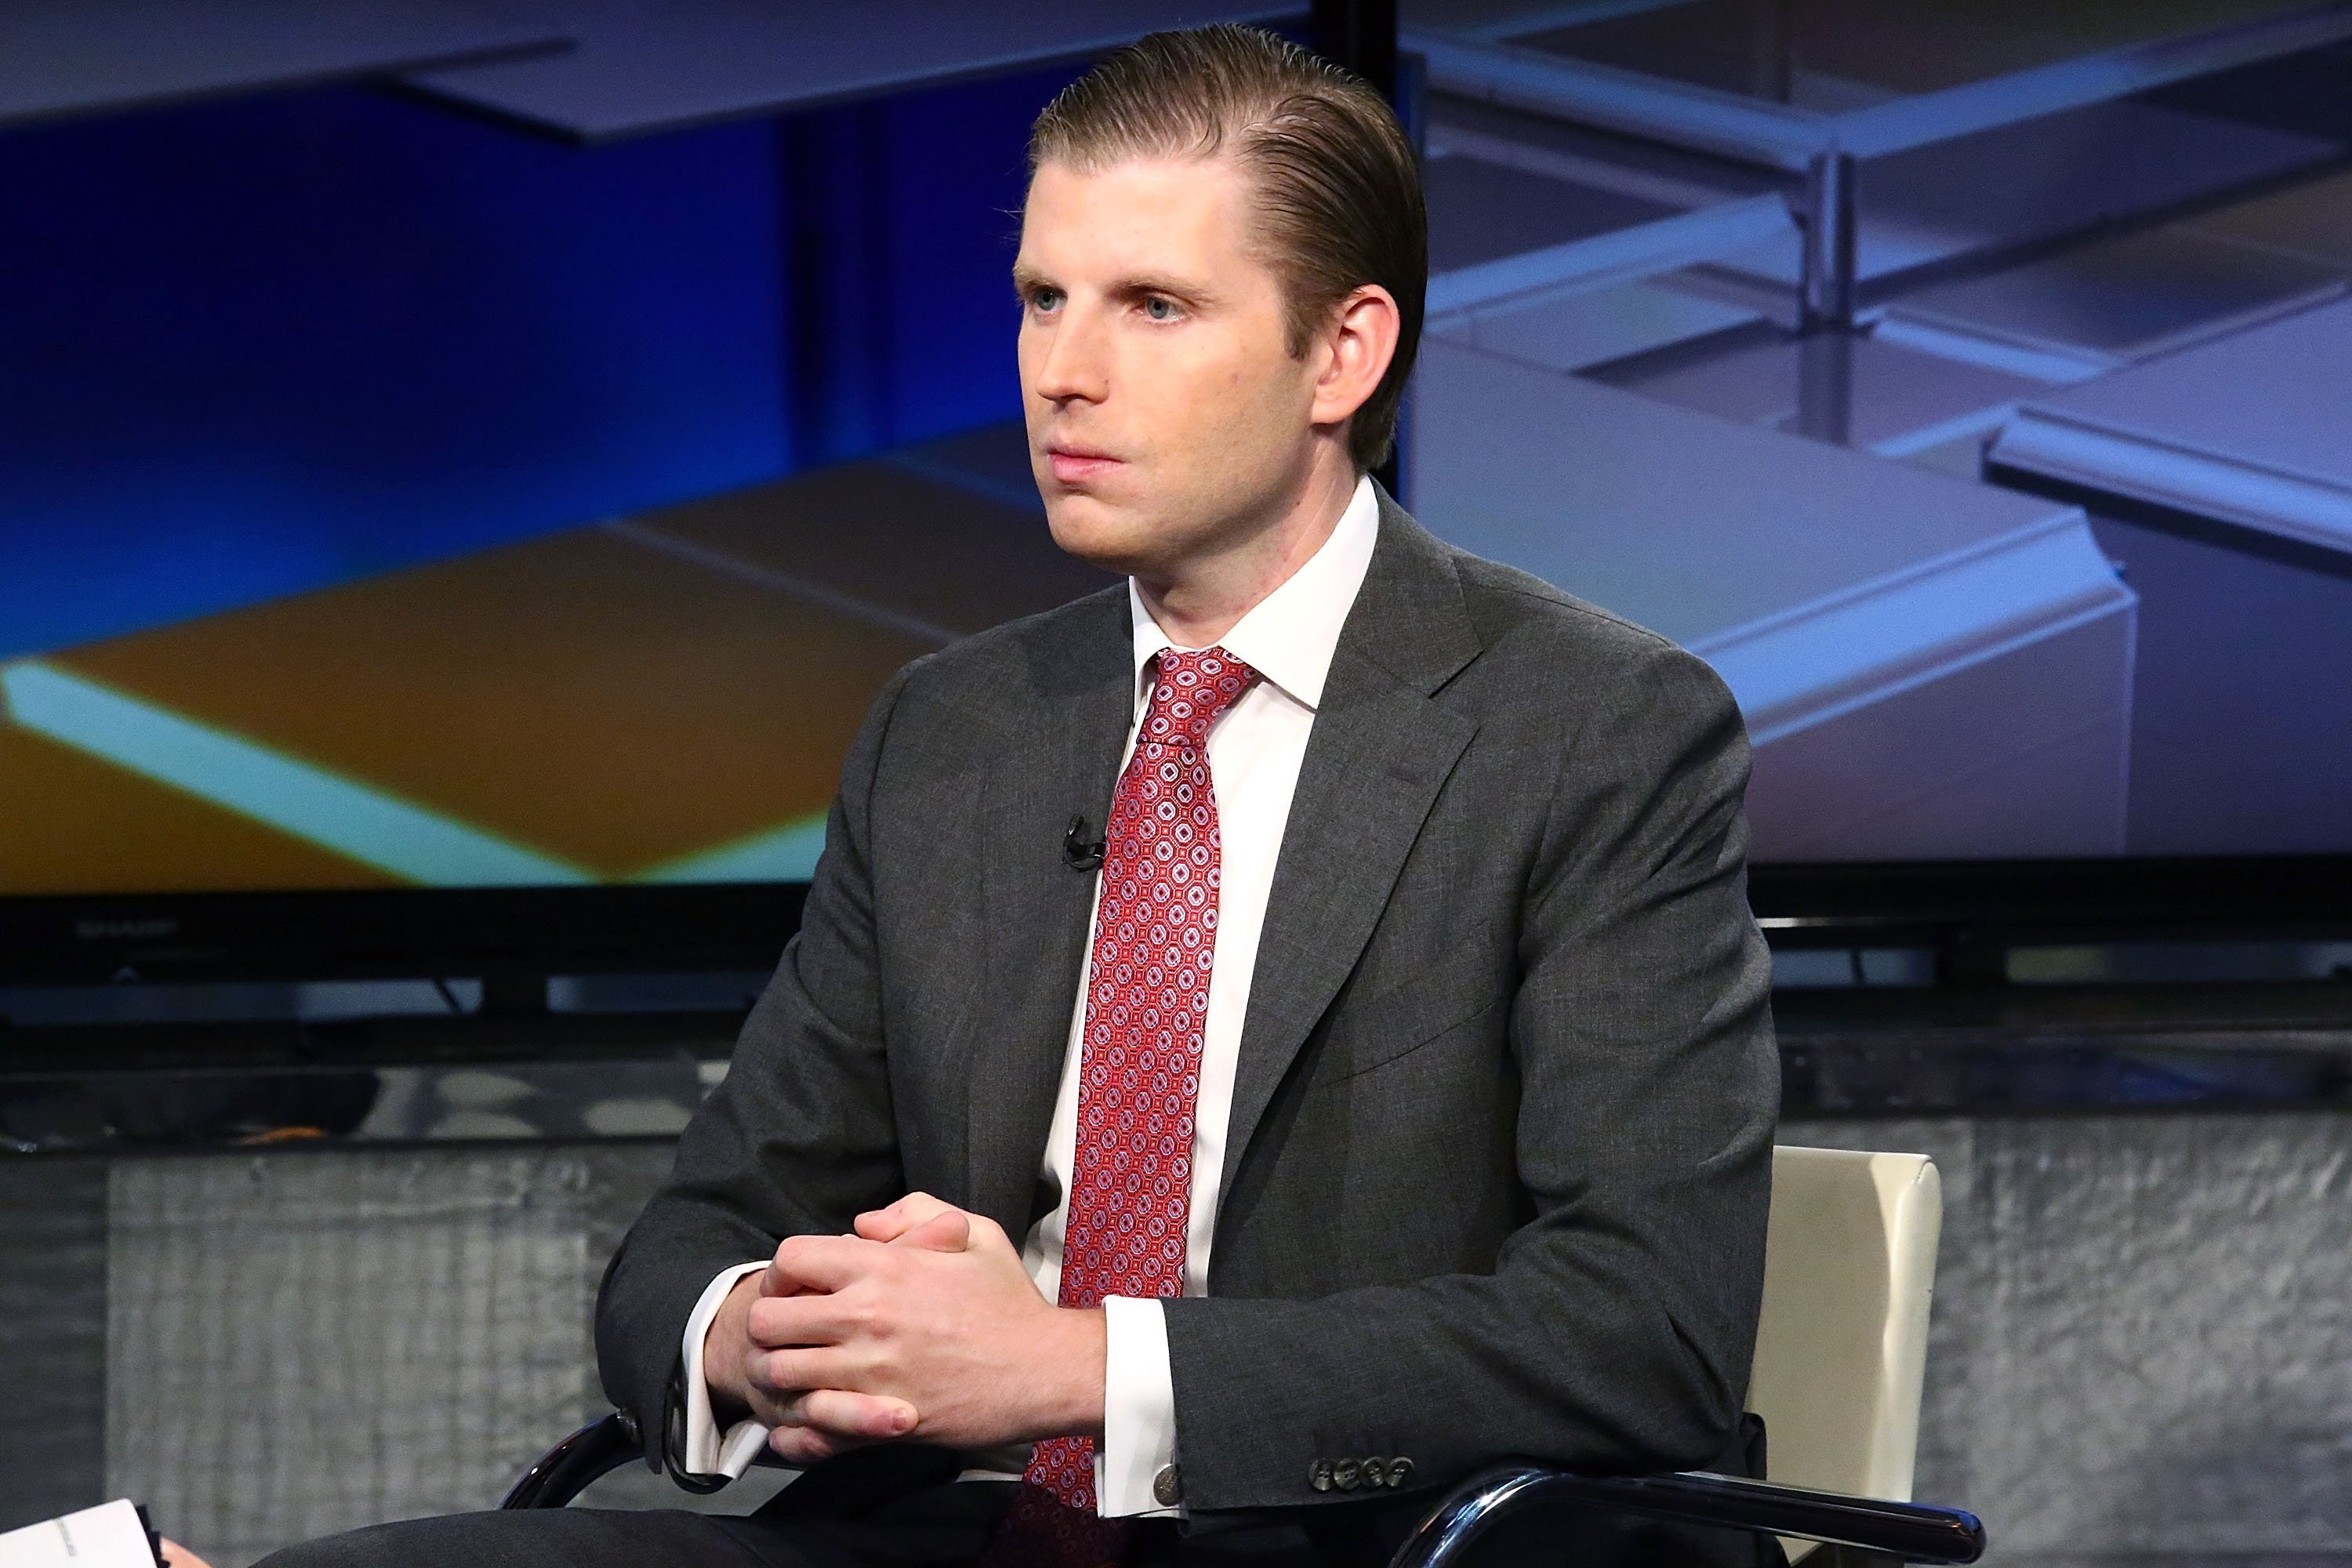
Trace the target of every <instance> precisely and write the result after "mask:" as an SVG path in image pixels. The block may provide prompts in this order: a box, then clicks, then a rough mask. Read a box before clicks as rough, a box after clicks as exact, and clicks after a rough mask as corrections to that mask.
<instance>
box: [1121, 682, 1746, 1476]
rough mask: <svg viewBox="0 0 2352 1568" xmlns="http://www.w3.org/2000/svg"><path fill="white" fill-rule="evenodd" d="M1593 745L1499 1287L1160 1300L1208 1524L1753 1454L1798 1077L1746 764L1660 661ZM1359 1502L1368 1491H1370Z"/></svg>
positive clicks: (1528, 952) (1559, 916) (1538, 1038)
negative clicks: (1761, 896)
mask: <svg viewBox="0 0 2352 1568" xmlns="http://www.w3.org/2000/svg"><path fill="white" fill-rule="evenodd" d="M1630 666H1631V667H1630V668H1621V669H1620V670H1619V671H1618V672H1617V674H1618V675H1619V677H1620V679H1617V680H1616V681H1614V682H1612V693H1613V695H1614V700H1613V702H1612V704H1611V705H1610V706H1609V707H1607V708H1606V709H1604V710H1601V711H1600V712H1598V713H1596V714H1595V715H1594V716H1593V717H1591V718H1590V719H1587V720H1586V721H1582V722H1581V723H1579V724H1575V725H1573V726H1570V725H1563V726H1562V728H1563V729H1568V730H1570V731H1571V732H1570V733H1569V734H1568V735H1567V736H1565V738H1564V745H1563V748H1562V750H1561V752H1560V753H1559V756H1558V758H1557V760H1556V764H1555V765H1557V767H1558V769H1559V777H1558V784H1557V786H1556V788H1555V790H1554V793H1553V795H1552V801H1551V805H1550V809H1549V822H1548V824H1547V825H1546V826H1544V827H1543V829H1542V830H1541V837H1540V842H1539V844H1538V847H1537V850H1536V853H1535V856H1534V861H1533V865H1534V871H1533V875H1532V876H1531V878H1530V879H1529V882H1528V887H1527V889H1526V893H1525V896H1524V900H1523V903H1522V911H1521V923H1520V930H1519V932H1518V937H1517V953H1518V957H1519V963H1520V973H1519V976H1518V982H1517V992H1516V994H1515V996H1514V997H1513V1000H1512V1002H1511V1009H1512V1011H1511V1016H1510V1025H1509V1030H1508V1038H1509V1048H1510V1049H1511V1051H1512V1052H1513V1053H1514V1055H1515V1057H1516V1067H1517V1071H1518V1075H1519V1080H1520V1085H1521V1097H1520V1103H1519V1107H1518V1111H1517V1129H1516V1148H1517V1168H1518V1176H1519V1181H1520V1184H1521V1185H1522V1186H1523V1187H1524V1189H1525V1191H1526V1194H1527V1197H1528V1212H1529V1215H1530V1217H1528V1219H1527V1221H1526V1223H1525V1224H1524V1225H1523V1226H1521V1227H1520V1228H1518V1229H1517V1231H1515V1232H1514V1233H1512V1234H1511V1235H1510V1236H1509V1237H1508V1238H1507V1240H1506V1242H1505V1243H1504V1245H1503V1247H1502V1248H1501V1251H1500V1253H1499V1256H1498V1257H1497V1258H1496V1265H1495V1268H1494V1270H1493V1272H1492V1273H1490V1274H1450V1275H1443V1276H1439V1277H1436V1278H1431V1279H1422V1280H1419V1281H1417V1282H1413V1283H1411V1284H1403V1285H1384V1286H1378V1287H1370V1288H1365V1289H1352V1290H1348V1291H1343V1292H1341V1293H1339V1294H1336V1295H1331V1296H1326V1297H1323V1298H1320V1299H1318V1300H1232V1299H1223V1298H1218V1297H1206V1298H1191V1299H1185V1300H1173V1301H1170V1302H1168V1303H1167V1304H1166V1312H1167V1326H1168V1341H1169V1352H1170V1360H1171V1370H1172V1372H1173V1375H1174V1384H1175V1394H1176V1424H1177V1432H1176V1442H1177V1452H1178V1457H1179V1459H1180V1461H1181V1464H1182V1467H1183V1474H1184V1491H1185V1497H1186V1500H1187V1502H1188V1503H1189V1504H1190V1505H1191V1506H1192V1508H1193V1509H1194V1510H1228V1509H1244V1508H1263V1507H1276V1506H1282V1505H1289V1504H1309V1503H1319V1502H1332V1503H1337V1502H1342V1501H1346V1500H1349V1497H1348V1495H1347V1494H1343V1493H1341V1492H1339V1491H1336V1490H1334V1491H1328V1492H1318V1491H1317V1490H1315V1489H1312V1488H1311V1486H1310V1483H1309V1477H1310V1473H1311V1468H1312V1467H1313V1465H1314V1463H1315V1461H1316V1460H1318V1458H1319V1459H1324V1460H1326V1461H1328V1460H1333V1459H1338V1458H1358V1457H1391V1458H1393V1457H1398V1456H1402V1457H1404V1458H1410V1459H1411V1460H1412V1464H1413V1477H1412V1479H1413V1484H1415V1485H1416V1486H1418V1485H1421V1484H1423V1483H1431V1484H1436V1483H1444V1482H1449V1481H1451V1480H1452V1479H1455V1478H1457V1477H1459V1476H1460V1475H1462V1474H1463V1473H1465V1472H1466V1471H1468V1470H1469V1469H1471V1468H1475V1466H1477V1465H1480V1464H1483V1463H1486V1462H1490V1461H1492V1460H1493V1459H1495V1458H1500V1457H1503V1456H1507V1455H1518V1456H1527V1457H1529V1458H1538V1459H1542V1460H1547V1461H1550V1462H1554V1463H1559V1464H1565V1465H1572V1466H1580V1467H1587V1468H1600V1469H1614V1470H1636V1469H1661V1468H1689V1467H1692V1466H1696V1465H1700V1464H1705V1463H1707V1462H1709V1461H1711V1460H1714V1459H1716V1458H1717V1457H1718V1456H1719V1455H1721V1454H1722V1453H1723V1452H1724V1451H1725V1450H1726V1448H1727V1446H1728V1445H1729V1443H1730V1441H1731V1439H1732V1436H1733V1433H1734V1431H1735V1429H1736V1426H1737V1423H1738V1415H1739V1411H1740V1406H1741V1404H1742V1401H1743V1400H1744V1398H1745V1394H1746V1384H1747V1379H1748V1359H1749V1356H1750V1353H1751V1352H1752V1349H1753V1345H1754V1340H1755V1331H1756V1317H1757V1310H1758V1303H1759V1298H1760V1295H1761V1290H1762V1276H1763V1247H1764V1230H1765V1218H1766V1213H1767V1210H1768V1207H1769V1201H1770V1164H1769V1160H1770V1152H1771V1148H1770V1146H1771V1138H1772V1130H1773V1124H1774V1120H1775V1117H1776V1115H1777V1111H1778V1098H1779V1094H1778V1073H1779V1063H1778V1054H1777V1051H1776V1050H1775V1047H1774V1044H1773V1039H1772V1032H1771V1020H1770V1015H1769V983H1770V964H1769V955H1768V954H1767V952H1766V951H1765V949H1764V946H1763V942H1762V938H1761V936H1760V934H1759V931H1757V928H1756V923H1755V921H1754V920H1753V918H1752V917H1751V916H1750V914H1749V912H1748V904H1747V897H1746V872H1745V859H1744V847H1745V840H1746V829H1745V823H1744V818H1743V816H1742V813H1741V796H1742V794H1743V791H1744V789H1745V787H1746V783H1747V776H1748V743H1747V739H1746V736H1745V733H1744V731H1743V730H1742V728H1741V724H1740V721H1739V716H1738V710H1737V708H1736V706H1735V705H1734V703H1733V702H1732V700H1731V697H1730V694H1729V693H1728V692H1727V690H1726V689H1724V687H1723V685H1722V683H1721V682H1720V681H1719V680H1718V679H1717V678H1716V677H1715V675H1714V673H1713V672H1712V671H1711V670H1709V669H1708V668H1706V666H1705V665H1704V664H1702V663H1700V662H1699V661H1698V660H1697V659H1696V658H1691V657H1690V656H1688V655H1686V654H1684V653H1681V652H1679V651H1678V650H1675V649H1673V648H1671V647H1666V646H1664V645H1663V644H1650V643H1644V644H1643V647H1642V649H1641V650H1640V651H1639V652H1638V653H1636V654H1633V655H1632V656H1630ZM1355 1495H1356V1496H1358V1497H1360V1496H1361V1495H1362V1494H1360V1493H1358V1494H1355Z"/></svg>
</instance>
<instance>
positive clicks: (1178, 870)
mask: <svg viewBox="0 0 2352 1568" xmlns="http://www.w3.org/2000/svg"><path fill="white" fill-rule="evenodd" d="M1255 679H1257V671H1255V670H1254V669H1252V668H1250V667H1249V666H1248V665H1246V664H1244V663H1243V662H1242V661H1241V660H1239V659H1237V658H1234V657H1233V656H1232V655H1231V654H1229V653H1227V652H1225V651H1224V650H1223V648H1214V647H1213V648H1209V649H1207V650H1205V651H1203V652H1200V653H1182V652H1179V651H1178V650H1176V649H1173V648H1169V649H1164V650H1162V651H1161V653H1160V656H1159V667H1158V669H1157V671H1156V674H1155V678H1154V680H1153V683H1152V688H1151V704H1150V708H1149V709H1148V710H1146V711H1145V713H1144V716H1143V726H1142V729H1141V730H1140V731H1139V732H1138V734H1137V736H1136V744H1135V754H1134V756H1133V757H1132V758H1130V759H1129V762H1128V764H1127V772H1126V773H1122V774H1121V775H1119V781H1118V793H1117V794H1116V795H1114V796H1113V797H1112V801H1111V810H1110V824H1109V826H1108V831H1107V833H1106V835H1105V837H1106V841H1107V842H1106V847H1105V850H1104V854H1103V868H1102V900H1101V903H1100V906H1099V908H1098V910H1097V913H1096V916H1095V941H1094V954H1093V962H1092V963H1091V965H1090V966H1089V968H1088V971H1087V976H1088V978H1087V1020H1086V1034H1085V1039H1084V1044H1083V1046H1082V1047H1081V1054H1080V1057H1079V1079H1078V1128H1077V1148H1076V1158H1075V1159H1074V1161H1073V1163H1072V1169H1071V1173H1070V1205H1069V1223H1068V1227H1067V1230H1066V1234H1065V1237H1064V1239H1063V1243H1062V1290H1061V1303H1062V1305H1063V1306H1065V1307H1097V1306H1100V1305H1101V1304H1102V1300H1103V1298H1104V1297H1106V1296H1131V1297H1145V1298H1150V1297H1168V1296H1178V1295H1181V1294H1182V1293H1183V1289H1184V1226H1185V1221H1186V1218H1187V1215H1189V1213H1190V1211H1191V1208H1192V1110H1193V1103H1194V1101H1195V1100H1197V1099H1198V1098H1199V1096H1200V1089H1201V1047H1202V1026H1203V1025H1204V1024H1205V1023H1206V1021H1207V1016H1208V1006H1209V964H1210V961H1211V959H1212V957H1213V955H1214V952H1215V948H1216V936H1217V881H1218V863H1219V859H1220V849H1219V845H1218V837H1217V796H1216V792H1215V790H1214V789H1213V787H1212V785H1211V784H1210V779H1209V753H1208V737H1209V727H1210V726H1211V725H1212V724H1213V723H1215V722H1216V720H1217V716H1218V715H1219V714H1221V713H1223V711H1224V710H1226V709H1227V708H1229V707H1231V706H1232V705H1233V703H1234V700H1236V699H1237V698H1239V697H1240V696H1241V694H1242V693H1243V692H1244V691H1245V690H1247V689H1249V686H1250V683H1251V682H1252V681H1254V680H1255ZM1094 1456H1095V1444H1094V1439H1093V1438H1091V1437H1055V1438H1050V1439H1048V1440H1047V1441H1045V1442H1042V1443H1040V1444H1038V1445H1037V1447H1036V1451H1035V1454H1034V1457H1033V1458H1031V1459H1030V1461H1029V1468H1028V1470H1027V1472H1026V1473H1025V1474H1024V1476H1023V1477H1022V1479H1023V1481H1024V1483H1026V1484H1025V1485H1024V1489H1023V1490H1024V1494H1028V1493H1029V1491H1030V1489H1031V1488H1042V1489H1044V1490H1045V1491H1046V1492H1049V1493H1051V1494H1052V1496H1053V1497H1054V1498H1055V1500H1058V1501H1059V1503H1060V1504H1061V1505H1062V1507H1063V1508H1064V1509H1066V1510H1075V1511H1076V1512H1077V1513H1079V1514H1081V1515H1083V1516H1086V1517H1087V1518H1088V1519H1091V1517H1092V1515H1093V1514H1094V1510H1095V1479H1094ZM1029 1500H1030V1502H1031V1506H1030V1507H1027V1508H1023V1509H1020V1510H1016V1511H1017V1512H1021V1513H1025V1514H1031V1515H1034V1513H1035V1512H1036V1511H1038V1510H1036V1508H1035V1506H1034V1505H1035V1503H1037V1502H1042V1501H1043V1499H1041V1498H1034V1494H1033V1495H1032V1496H1031V1497H1030V1498H1029Z"/></svg>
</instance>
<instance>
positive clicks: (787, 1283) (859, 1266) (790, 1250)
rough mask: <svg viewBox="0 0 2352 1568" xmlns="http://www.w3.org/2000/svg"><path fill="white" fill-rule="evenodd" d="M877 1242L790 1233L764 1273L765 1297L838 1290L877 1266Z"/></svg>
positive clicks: (763, 1290)
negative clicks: (807, 1291) (875, 1254)
mask: <svg viewBox="0 0 2352 1568" xmlns="http://www.w3.org/2000/svg"><path fill="white" fill-rule="evenodd" d="M874 1252H875V1244H874V1243H873V1242H871V1241H866V1240H864V1239H862V1238H860V1237H852V1236H788V1237H784V1239H783V1241H782V1244H781V1245H780V1246H778V1247H777V1248H776V1256H775V1258H773V1259H772V1261H771V1262H770V1263H769V1264H768V1268H767V1271H766V1272H765V1273H763V1274H761V1276H760V1294H761V1295H762V1296H791V1295H793V1294H795V1293H797V1292H800V1291H803V1290H838V1289H841V1288H842V1287H843V1286H845V1285H847V1284H849V1283H850V1282H851V1281H852V1280H854V1279H859V1278H861V1277H863V1276H864V1275H865V1274H866V1273H867V1272H868V1271H869V1270H871V1268H873V1266H874Z"/></svg>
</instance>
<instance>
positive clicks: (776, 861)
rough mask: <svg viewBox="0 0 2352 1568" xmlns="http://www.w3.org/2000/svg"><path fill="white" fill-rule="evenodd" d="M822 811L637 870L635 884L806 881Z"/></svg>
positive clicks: (818, 844)
mask: <svg viewBox="0 0 2352 1568" xmlns="http://www.w3.org/2000/svg"><path fill="white" fill-rule="evenodd" d="M824 818H825V814H824V812H821V811H820V812H817V813H815V814H814V816H804V817H803V818H801V820H799V821H798V822H788V823H786V824H785V825H784V826H782V827H777V828H771V829H770V830H768V831H767V832H765V833H755V834H753V835H752V836H751V837H749V838H739V839H737V840H736V841H735V842H734V843H732V844H722V845H720V846H719V847H718V848H716V849H702V850H698V851H696V852H695V853H694V854H691V855H688V856H686V857H684V858H681V859H677V860H672V861H670V862H668V863H667V865H662V866H656V867H655V868H653V869H652V870H650V871H641V872H639V873H638V874H637V875H636V876H635V877H633V878H631V879H630V880H632V881H637V882H805V881H807V880H808V879H809V878H810V877H811V876H812V875H814V873H815V871H816V858H817V855H818V853H819V852H820V851H821V850H823V849H824Z"/></svg>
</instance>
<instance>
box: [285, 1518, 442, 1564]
mask: <svg viewBox="0 0 2352 1568" xmlns="http://www.w3.org/2000/svg"><path fill="white" fill-rule="evenodd" d="M401 1534H402V1530H401V1527H400V1526H399V1525H397V1524H372V1525H369V1526H367V1527H366V1528H364V1529H362V1530H347V1531H343V1533H342V1534H341V1535H322V1536H320V1537H319V1539H318V1540H316V1541H304V1542H297V1543H296V1544H294V1545H292V1546H289V1547H286V1548H284V1549H282V1550H280V1551H278V1552H271V1553H270V1554H269V1555H268V1556H267V1557H265V1558H263V1559H262V1560H261V1561H260V1562H259V1563H255V1564H254V1568H394V1564H396V1563H415V1562H416V1561H417V1558H416V1555H415V1553H414V1552H409V1551H405V1550H404V1549H403V1547H402V1546H401V1544H400V1537H401Z"/></svg>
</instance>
